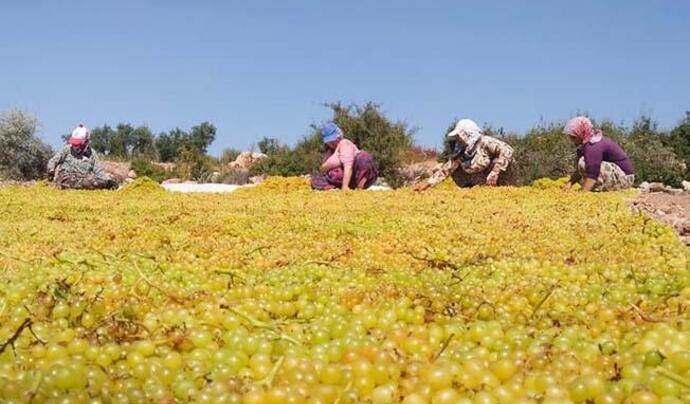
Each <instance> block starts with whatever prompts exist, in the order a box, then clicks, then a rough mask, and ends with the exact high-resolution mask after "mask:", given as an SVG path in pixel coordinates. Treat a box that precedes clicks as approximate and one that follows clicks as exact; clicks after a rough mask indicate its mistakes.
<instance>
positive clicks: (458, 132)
mask: <svg viewBox="0 0 690 404" xmlns="http://www.w3.org/2000/svg"><path fill="white" fill-rule="evenodd" d="M448 138H450V139H451V140H454V141H455V149H454V151H453V155H452V156H451V158H450V159H449V160H448V161H447V162H446V163H444V164H443V165H442V166H441V167H440V169H439V170H438V171H436V172H435V173H434V174H433V175H432V176H431V177H430V178H429V179H427V180H426V181H424V182H420V183H419V184H417V185H416V186H415V187H414V189H415V190H416V191H424V190H426V189H428V188H431V187H433V186H434V185H436V184H439V183H440V182H442V181H443V180H444V179H446V178H447V177H448V176H449V175H450V176H452V177H453V181H455V183H456V184H457V185H458V186H460V187H472V186H475V185H481V184H486V185H489V186H497V185H511V184H512V183H514V181H515V179H514V175H513V164H512V163H513V148H512V147H510V146H509V145H508V144H507V143H505V142H503V141H501V140H498V139H496V138H493V137H491V136H486V135H484V134H483V133H482V130H481V128H480V127H479V126H478V125H477V124H476V123H475V122H474V121H472V120H470V119H462V120H460V121H458V123H457V124H456V125H455V129H453V130H452V131H451V132H450V133H448Z"/></svg>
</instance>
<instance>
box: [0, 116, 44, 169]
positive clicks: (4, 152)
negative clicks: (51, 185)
mask: <svg viewBox="0 0 690 404" xmlns="http://www.w3.org/2000/svg"><path fill="white" fill-rule="evenodd" d="M37 126H38V120H37V119H36V116H34V115H32V114H30V113H27V112H23V111H19V110H11V111H7V112H3V113H0V179H11V180H32V179H37V178H41V177H43V176H44V175H45V171H46V165H47V164H48V160H49V159H50V157H51V155H52V153H53V150H52V149H51V147H50V146H48V145H47V144H45V143H43V141H42V140H41V139H40V138H39V137H38V136H37V135H36V128H37Z"/></svg>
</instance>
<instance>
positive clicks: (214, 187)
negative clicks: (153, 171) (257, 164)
mask: <svg viewBox="0 0 690 404" xmlns="http://www.w3.org/2000/svg"><path fill="white" fill-rule="evenodd" d="M161 186H162V187H163V188H165V189H166V190H168V191H172V192H207V193H208V192H211V193H223V192H234V191H236V190H238V189H240V188H246V187H255V186H256V184H247V185H231V184H184V183H179V184H161ZM367 191H390V188H389V187H384V186H381V185H374V186H372V187H370V188H369V189H368V190H367Z"/></svg>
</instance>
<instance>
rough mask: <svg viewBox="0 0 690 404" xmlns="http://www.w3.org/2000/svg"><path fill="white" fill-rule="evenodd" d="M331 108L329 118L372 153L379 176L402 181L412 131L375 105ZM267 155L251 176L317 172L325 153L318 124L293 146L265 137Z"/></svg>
mask: <svg viewBox="0 0 690 404" xmlns="http://www.w3.org/2000/svg"><path fill="white" fill-rule="evenodd" d="M327 107H328V108H330V109H331V110H332V111H333V118H332V121H333V122H335V123H336V124H337V125H338V126H339V127H340V128H341V129H342V130H343V132H344V133H345V137H346V138H348V139H350V140H352V141H353V142H354V143H355V144H356V145H357V146H358V147H359V148H360V149H362V150H366V151H368V152H369V153H371V155H372V157H373V158H374V161H376V165H377V166H378V169H379V172H380V175H381V176H382V177H384V178H385V179H386V181H387V182H388V184H389V185H391V186H394V187H395V186H400V185H402V184H403V181H404V179H403V177H402V175H401V173H400V168H401V165H402V158H403V156H404V155H405V152H406V151H407V150H409V149H410V148H412V147H413V134H414V131H413V130H412V129H410V128H408V126H407V125H406V124H404V123H402V122H392V121H391V120H389V119H388V118H387V117H386V116H385V115H384V114H383V113H382V112H381V111H380V108H379V106H378V105H376V104H374V103H367V104H365V105H364V106H358V105H350V106H343V105H342V104H340V103H334V104H328V105H327ZM262 145H263V146H264V148H265V149H266V150H267V151H269V152H270V153H269V157H268V158H267V159H263V160H261V161H260V162H258V163H256V164H255V165H254V166H252V169H251V170H250V174H251V175H257V174H266V175H274V176H275V175H278V176H294V175H303V174H313V173H315V172H317V171H318V169H319V166H320V165H321V161H322V158H323V154H324V152H325V149H324V145H323V142H322V140H321V127H320V126H315V125H312V127H311V133H310V134H309V135H307V136H306V137H304V138H302V139H301V140H300V141H299V142H298V143H297V145H296V146H295V147H294V148H290V147H287V146H285V145H281V144H279V143H276V142H274V141H272V139H266V141H265V142H263V143H262Z"/></svg>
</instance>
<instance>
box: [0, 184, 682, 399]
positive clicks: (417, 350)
mask: <svg viewBox="0 0 690 404" xmlns="http://www.w3.org/2000/svg"><path fill="white" fill-rule="evenodd" d="M540 184H541V185H540V186H538V187H524V188H486V187H479V188H474V189H469V190H467V189H458V188H456V187H454V186H450V185H448V186H443V185H442V186H440V187H437V188H434V189H432V190H430V191H428V192H426V193H424V194H418V193H415V192H412V191H411V190H409V189H400V190H396V191H391V192H347V193H343V192H311V191H309V190H308V184H307V183H306V181H305V180H304V179H298V178H292V179H270V180H269V181H267V183H266V185H264V186H257V187H254V188H251V189H247V190H243V191H242V192H237V193H233V194H220V195H200V194H178V193H167V192H163V191H161V190H160V189H158V188H156V187H152V186H149V185H150V184H148V185H147V184H143V185H142V186H137V187H132V188H130V189H129V190H128V191H127V192H108V191H95V192H87V191H59V190H56V189H52V188H50V187H45V186H35V187H2V188H0V401H2V402H10V403H23V402H47V403H70V402H75V403H82V402H93V403H98V402H102V403H139V402H155V403H173V402H189V401H194V402H209V403H223V402H230V403H359V402H369V403H398V402H403V403H409V404H412V403H664V404H671V403H686V402H690V315H689V308H690V271H689V259H690V250H688V249H687V248H686V247H684V246H683V245H682V244H681V243H680V241H679V240H678V239H677V236H676V235H675V233H674V232H673V231H672V230H671V229H670V228H669V227H667V226H664V225H661V224H659V223H657V222H655V221H653V220H651V219H649V218H648V217H645V216H641V215H637V214H633V213H631V212H630V210H629V208H628V205H627V200H628V199H630V198H632V197H634V193H633V192H621V193H609V194H597V195H594V194H583V193H574V192H571V193H563V192H560V191H559V190H558V189H557V187H552V186H547V185H549V184H547V182H542V183H540ZM451 185H452V184H451ZM541 188H543V189H541Z"/></svg>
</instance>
